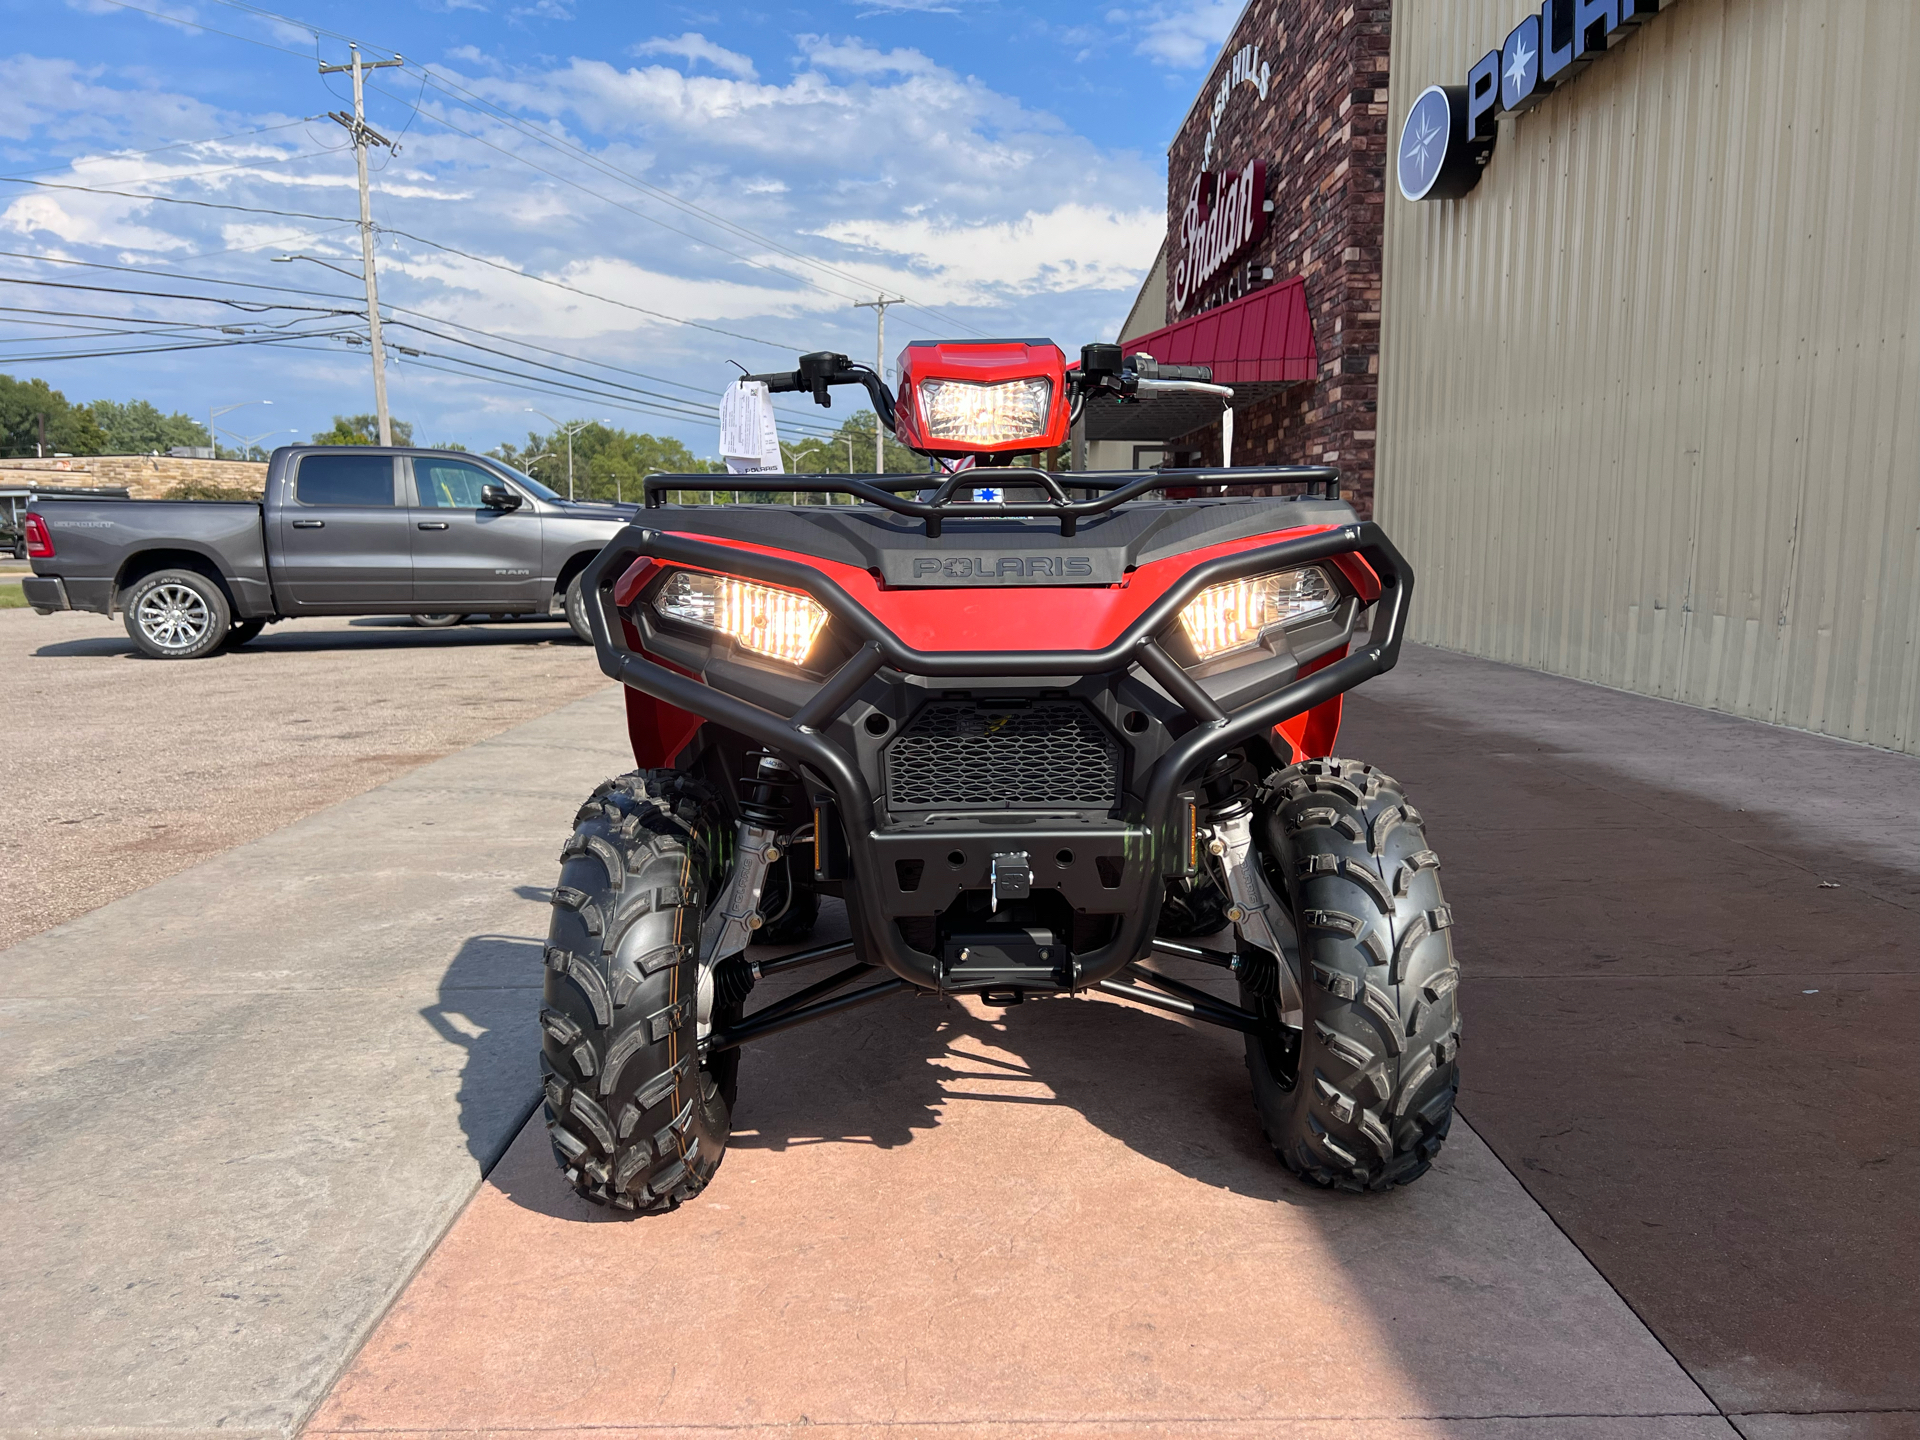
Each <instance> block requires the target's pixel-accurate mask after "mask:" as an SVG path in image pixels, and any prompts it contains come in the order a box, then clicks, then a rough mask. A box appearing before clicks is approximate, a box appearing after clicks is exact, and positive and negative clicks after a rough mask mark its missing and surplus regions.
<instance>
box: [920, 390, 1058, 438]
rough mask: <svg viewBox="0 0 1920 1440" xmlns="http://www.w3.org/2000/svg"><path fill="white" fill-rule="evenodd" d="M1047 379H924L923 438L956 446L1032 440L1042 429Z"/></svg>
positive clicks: (1049, 392) (1047, 397)
mask: <svg viewBox="0 0 1920 1440" xmlns="http://www.w3.org/2000/svg"><path fill="white" fill-rule="evenodd" d="M1052 404H1053V382H1052V381H1051V380H1046V379H1036V380H1008V381H1006V382H1004V383H1003V384H999V385H976V384H974V383H972V382H971V381H967V380H926V381H923V382H921V385H920V418H921V419H922V420H923V421H925V422H926V427H927V438H928V439H929V440H946V441H950V442H952V443H954V444H958V445H1001V444H1004V443H1006V442H1007V441H1009V440H1037V439H1039V438H1040V437H1042V436H1043V435H1045V434H1046V433H1047V411H1048V410H1049V408H1051V406H1052Z"/></svg>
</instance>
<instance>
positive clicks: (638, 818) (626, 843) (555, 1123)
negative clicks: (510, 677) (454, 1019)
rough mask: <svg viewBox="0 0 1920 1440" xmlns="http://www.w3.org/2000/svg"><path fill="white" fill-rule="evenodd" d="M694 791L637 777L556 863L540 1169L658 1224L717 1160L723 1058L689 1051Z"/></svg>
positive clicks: (729, 1081)
mask: <svg viewBox="0 0 1920 1440" xmlns="http://www.w3.org/2000/svg"><path fill="white" fill-rule="evenodd" d="M705 803H706V802H705V797H704V796H703V794H702V792H701V790H700V787H699V786H698V784H697V782H694V781H692V780H689V779H687V778H686V777H683V776H680V775H677V774H675V773H674V772H671V771H652V772H635V773H633V774H630V775H623V776H621V777H620V778H618V779H616V780H609V781H606V782H605V783H604V784H602V785H601V786H600V787H599V788H598V789H596V790H595V791H594V792H593V796H592V798H591V799H589V800H588V801H587V803H586V804H585V805H583V806H582V807H581V808H580V812H579V814H578V815H577V816H576V817H575V820H574V830H573V835H572V836H571V838H569V839H568V841H567V843H566V845H565V846H564V847H563V848H562V850H561V854H560V860H561V865H560V883H559V884H558V885H556V886H555V887H554V891H553V905H552V919H551V922H550V924H549V928H548V931H547V948H546V976H545V990H544V1003H543V1005H542V1007H541V1012H540V1025H541V1072H542V1084H543V1089H544V1092H545V1105H546V1122H547V1129H548V1133H549V1135H550V1136H551V1137H552V1140H553V1148H554V1157H555V1159H556V1160H557V1161H558V1162H559V1165H560V1168H561V1170H562V1172H563V1173H564V1174H565V1175H566V1177H567V1181H568V1183H569V1184H571V1185H572V1186H573V1188H574V1189H575V1191H576V1192H578V1193H579V1194H580V1195H581V1196H582V1197H584V1198H585V1199H587V1200H589V1201H592V1202H593V1203H594V1204H597V1205H606V1206H610V1207H612V1208H613V1209H615V1210H617V1211H622V1212H628V1213H634V1214H639V1213H646V1212H652V1211H664V1210H671V1209H673V1208H674V1207H675V1206H677V1205H679V1204H680V1203H681V1202H682V1201H684V1200H687V1199H690V1198H691V1197H693V1196H695V1195H697V1194H699V1193H700V1191H701V1190H702V1189H704V1188H705V1186H706V1184H707V1182H708V1181H709V1180H711V1179H712V1178H713V1173H714V1171H715V1170H716V1169H717V1168H718V1167H719V1164H720V1161H721V1158H722V1156H723V1155H724V1154H725V1152H726V1143H727V1134H728V1131H729V1129H730V1128H731V1121H732V1104H733V1098H734V1095H733V1090H734V1083H735V1079H736V1076H737V1072H738V1065H739V1061H738V1058H737V1056H735V1055H732V1054H729V1055H725V1056H721V1057H719V1058H718V1059H717V1060H716V1061H715V1062H714V1063H713V1064H712V1065H710V1066H703V1065H702V1064H701V1062H700V1058H699V1050H698V1020H699V1016H698V983H699V953H700V922H701V917H702V914H703V913H704V911H705V908H706V904H707V899H708V893H709V888H710V881H711V877H710V875H709V856H708V853H707V843H706V839H705V836H706V834H707V829H706V827H705V826H703V824H702V823H701V821H702V817H703V806H704V805H705Z"/></svg>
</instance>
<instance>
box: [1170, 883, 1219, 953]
mask: <svg viewBox="0 0 1920 1440" xmlns="http://www.w3.org/2000/svg"><path fill="white" fill-rule="evenodd" d="M1226 923H1227V897H1226V896H1225V895H1222V894H1221V893H1220V887H1219V886H1218V885H1216V884H1214V883H1213V881H1211V880H1208V879H1205V878H1204V877H1201V876H1195V877H1194V878H1193V879H1191V880H1169V881H1168V882H1167V895H1166V899H1164V900H1162V901H1161V902H1160V923H1159V924H1158V925H1157V926H1155V927H1154V933H1155V934H1156V935H1161V936H1164V937H1165V938H1167V939H1169V940H1199V939H1204V938H1205V937H1206V936H1208V935H1212V934H1215V933H1216V932H1218V931H1220V930H1222V929H1224V928H1225V927H1226Z"/></svg>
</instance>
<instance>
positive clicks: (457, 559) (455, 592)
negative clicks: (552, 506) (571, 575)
mask: <svg viewBox="0 0 1920 1440" xmlns="http://www.w3.org/2000/svg"><path fill="white" fill-rule="evenodd" d="M412 466H413V489H414V497H413V498H414V505H413V509H412V510H411V511H409V512H408V519H409V521H410V522H411V531H410V534H411V538H412V542H413V603H414V607H415V608H416V609H421V608H428V609H431V610H435V611H441V610H445V611H455V610H480V611H491V612H492V613H494V614H496V615H511V614H522V613H525V614H532V613H536V612H541V611H544V610H545V609H546V608H547V603H546V602H547V597H546V596H545V595H543V594H542V593H540V592H541V590H542V582H541V565H540V516H539V515H538V514H537V513H536V512H535V510H534V508H533V504H532V501H531V499H530V498H529V497H527V496H524V495H523V496H521V505H520V508H519V509H518V510H489V509H488V508H487V507H486V506H485V505H482V504H481V503H480V490H481V487H482V486H485V485H498V486H501V487H502V488H503V489H505V488H509V487H507V484H506V482H505V481H504V480H503V479H501V477H500V476H499V475H497V474H495V473H494V472H493V471H491V470H487V469H484V468H482V467H481V466H478V465H475V464H473V463H472V462H471V461H467V460H453V459H443V458H442V457H440V456H438V455H415V456H413V457H412ZM516 493H517V492H516Z"/></svg>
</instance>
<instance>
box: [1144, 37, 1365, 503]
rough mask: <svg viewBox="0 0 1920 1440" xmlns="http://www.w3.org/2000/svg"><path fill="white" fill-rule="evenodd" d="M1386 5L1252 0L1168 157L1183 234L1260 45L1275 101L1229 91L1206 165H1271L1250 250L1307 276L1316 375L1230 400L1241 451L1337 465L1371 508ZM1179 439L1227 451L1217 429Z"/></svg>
mask: <svg viewBox="0 0 1920 1440" xmlns="http://www.w3.org/2000/svg"><path fill="white" fill-rule="evenodd" d="M1392 10H1393V6H1392V4H1391V3H1390V0H1372V3H1368V0H1253V3H1252V4H1251V5H1249V6H1248V7H1247V10H1246V12H1245V13H1244V14H1243V15H1242V16H1241V17H1240V22H1239V24H1238V25H1236V26H1235V27H1234V31H1233V34H1232V35H1231V36H1230V37H1229V38H1228V40H1227V43H1226V45H1225V47H1224V48H1223V50H1222V52H1221V58H1220V61H1219V63H1218V65H1217V66H1216V67H1215V69H1214V71H1213V72H1212V73H1211V74H1209V75H1208V77H1207V80H1206V83H1205V84H1204V85H1203V86H1202V87H1201V90H1200V98H1199V100H1198V102H1197V103H1196V104H1195V106H1194V108H1193V113H1192V114H1191V115H1189V116H1188V117H1187V120H1186V123H1185V124H1184V125H1183V126H1182V127H1181V130H1180V132H1179V134H1178V135H1177V136H1176V137H1175V139H1174V143H1173V145H1172V146H1171V147H1170V148H1169V150H1168V152H1167V225H1168V234H1169V235H1170V236H1175V237H1177V236H1178V233H1179V223H1180V212H1181V210H1182V209H1183V208H1184V206H1185V204H1186V198H1187V189H1188V186H1189V185H1190V183H1191V182H1192V178H1193V175H1194V173H1195V172H1196V171H1197V170H1198V169H1199V168H1200V165H1201V153H1202V150H1203V147H1204V146H1205V143H1206V137H1207V130H1208V126H1209V124H1210V123H1211V121H1212V115H1213V101H1214V95H1215V93H1216V91H1217V89H1218V87H1219V84H1220V80H1221V79H1222V77H1223V76H1225V75H1226V74H1227V71H1228V67H1229V66H1230V65H1231V63H1232V59H1233V56H1234V54H1235V53H1236V52H1237V51H1238V50H1240V48H1241V47H1242V46H1244V45H1248V44H1257V45H1258V46H1259V47H1260V58H1261V59H1262V60H1264V61H1265V62H1266V63H1267V64H1268V66H1269V67H1271V73H1270V76H1269V79H1268V86H1267V98H1266V99H1265V100H1261V99H1260V97H1259V95H1258V93H1257V91H1256V90H1255V89H1254V87H1253V86H1252V85H1250V84H1247V83H1244V82H1243V83H1241V84H1239V85H1236V86H1235V87H1234V92H1235V93H1234V94H1233V95H1232V96H1231V97H1230V98H1229V99H1228V101H1227V105H1226V109H1225V110H1224V111H1223V112H1222V114H1221V118H1220V125H1219V128H1218V130H1217V131H1215V133H1214V146H1213V159H1212V162H1211V166H1210V168H1212V169H1213V170H1215V171H1220V170H1238V169H1240V168H1241V167H1242V166H1243V165H1245V164H1247V163H1248V162H1249V161H1252V160H1262V159H1263V160H1265V161H1266V162H1267V194H1268V197H1269V198H1270V199H1271V200H1272V201H1273V205H1274V208H1273V214H1272V216H1271V217H1270V219H1269V222H1268V230H1267V234H1266V236H1265V237H1264V238H1263V239H1262V240H1261V241H1260V242H1259V243H1258V244H1257V245H1256V246H1255V247H1254V250H1253V252H1252V255H1251V259H1252V260H1253V262H1254V263H1255V264H1259V265H1271V266H1272V267H1273V272H1274V277H1275V278H1276V279H1286V278H1288V277H1289V276H1293V275H1300V276H1304V277H1305V279H1306V282H1307V305H1308V308H1309V310H1310V311H1311V312H1312V315H1313V333H1314V345H1315V348H1316V350H1317V351H1318V354H1319V357H1320V377H1319V379H1318V380H1316V381H1314V382H1313V383H1312V384H1302V385H1297V386H1294V387H1292V388H1290V389H1288V390H1286V391H1284V392H1282V393H1281V394H1279V395H1276V396H1273V397H1271V398H1268V399H1265V400H1262V401H1259V402H1256V403H1254V404H1251V405H1248V406H1246V407H1244V408H1239V409H1236V411H1235V415H1234V441H1233V451H1234V454H1233V458H1234V459H1235V460H1236V461H1237V462H1239V463H1241V464H1249V463H1254V462H1260V461H1266V462H1271V463H1279V464H1296V465H1305V464H1313V465H1318V464H1326V465H1335V466H1337V467H1339V470H1340V473H1341V480H1342V484H1343V486H1344V487H1345V490H1346V493H1347V494H1348V495H1350V496H1351V497H1353V500H1354V503H1355V505H1356V506H1357V507H1358V508H1359V510H1360V512H1361V513H1362V514H1363V515H1364V514H1371V513H1372V508H1373V478H1374V465H1373V455H1374V435H1375V411H1376V405H1377V400H1378V397H1379V384H1380V264H1381V237H1380V231H1381V222H1382V218H1383V216H1384V213H1385V198H1386V169H1387V160H1388V157H1389V155H1390V153H1391V150H1390V146H1389V143H1388V139H1387V44H1388V34H1389V28H1390V22H1391V19H1392ZM1173 243H1175V244H1177V243H1178V242H1177V239H1176V240H1175V241H1174V242H1173ZM1167 303H1168V306H1169V309H1168V314H1167V321H1168V323H1172V322H1173V321H1175V320H1179V319H1183V318H1185V317H1186V316H1189V315H1194V314H1198V313H1201V312H1200V308H1199V306H1198V305H1196V306H1194V307H1193V308H1190V309H1188V310H1187V311H1185V312H1184V314H1175V313H1173V310H1172V308H1171V307H1172V305H1173V299H1172V296H1171V294H1169V296H1168V301H1167ZM1177 443H1178V444H1180V445H1182V446H1185V447H1189V448H1195V449H1199V450H1200V451H1201V452H1202V454H1203V455H1204V457H1205V458H1206V460H1207V461H1209V462H1217V461H1218V459H1219V456H1220V432H1219V427H1218V426H1211V427H1209V428H1208V429H1206V430H1204V431H1199V432H1196V433H1195V434H1194V435H1192V436H1184V437H1182V438H1181V440H1180V441H1178V442H1177Z"/></svg>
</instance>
